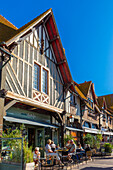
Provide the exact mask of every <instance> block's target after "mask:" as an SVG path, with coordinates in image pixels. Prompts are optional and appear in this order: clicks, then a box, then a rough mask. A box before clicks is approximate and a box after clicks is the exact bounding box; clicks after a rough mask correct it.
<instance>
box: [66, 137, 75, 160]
mask: <svg viewBox="0 0 113 170" xmlns="http://www.w3.org/2000/svg"><path fill="white" fill-rule="evenodd" d="M70 145H71V148H70V151H69V153H68V158H69V159H70V158H71V156H72V155H75V154H76V144H75V143H74V141H73V140H70Z"/></svg>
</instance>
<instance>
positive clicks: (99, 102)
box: [97, 96, 106, 109]
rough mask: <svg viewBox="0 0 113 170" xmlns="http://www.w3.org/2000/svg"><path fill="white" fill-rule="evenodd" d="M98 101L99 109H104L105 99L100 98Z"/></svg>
mask: <svg viewBox="0 0 113 170" xmlns="http://www.w3.org/2000/svg"><path fill="white" fill-rule="evenodd" d="M97 100H98V106H99V108H100V109H102V107H103V105H104V102H105V97H103V96H99V97H98V99H97ZM105 106H106V103H105Z"/></svg>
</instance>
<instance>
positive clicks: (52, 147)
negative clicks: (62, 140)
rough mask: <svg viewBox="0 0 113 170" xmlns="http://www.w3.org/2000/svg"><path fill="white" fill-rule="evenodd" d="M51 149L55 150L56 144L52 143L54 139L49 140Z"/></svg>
mask: <svg viewBox="0 0 113 170" xmlns="http://www.w3.org/2000/svg"><path fill="white" fill-rule="evenodd" d="M51 149H52V151H53V152H55V150H56V145H55V144H54V141H51Z"/></svg>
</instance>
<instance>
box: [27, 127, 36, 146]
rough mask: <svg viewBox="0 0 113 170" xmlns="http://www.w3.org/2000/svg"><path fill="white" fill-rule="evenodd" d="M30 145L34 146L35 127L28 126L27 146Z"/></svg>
mask: <svg viewBox="0 0 113 170" xmlns="http://www.w3.org/2000/svg"><path fill="white" fill-rule="evenodd" d="M30 146H32V147H33V149H34V148H35V129H34V128H28V147H30Z"/></svg>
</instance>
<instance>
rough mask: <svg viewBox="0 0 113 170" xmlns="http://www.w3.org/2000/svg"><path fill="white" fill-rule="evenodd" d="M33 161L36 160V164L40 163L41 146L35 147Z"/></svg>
mask: <svg viewBox="0 0 113 170" xmlns="http://www.w3.org/2000/svg"><path fill="white" fill-rule="evenodd" d="M33 161H34V162H35V166H36V165H37V164H38V163H39V161H40V152H39V147H36V148H35V151H34V152H33Z"/></svg>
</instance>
